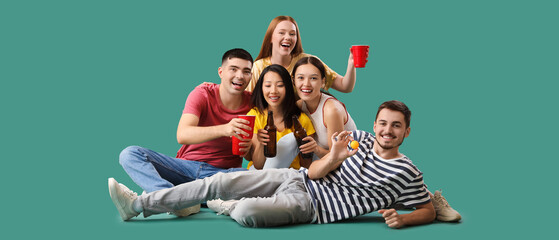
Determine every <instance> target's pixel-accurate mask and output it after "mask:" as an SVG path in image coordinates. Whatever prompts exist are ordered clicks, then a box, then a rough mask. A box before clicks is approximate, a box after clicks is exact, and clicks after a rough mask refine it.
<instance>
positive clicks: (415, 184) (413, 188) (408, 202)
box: [396, 172, 431, 207]
mask: <svg viewBox="0 0 559 240" xmlns="http://www.w3.org/2000/svg"><path fill="white" fill-rule="evenodd" d="M430 201H431V197H429V193H428V192H427V188H425V184H423V174H422V173H421V172H420V173H419V174H418V175H417V176H416V178H415V179H414V180H413V181H412V182H411V183H410V185H409V186H408V187H407V188H406V189H404V191H403V192H402V194H401V195H400V197H398V199H396V203H401V204H402V205H404V206H406V207H414V206H417V205H421V204H425V203H428V202H430Z"/></svg>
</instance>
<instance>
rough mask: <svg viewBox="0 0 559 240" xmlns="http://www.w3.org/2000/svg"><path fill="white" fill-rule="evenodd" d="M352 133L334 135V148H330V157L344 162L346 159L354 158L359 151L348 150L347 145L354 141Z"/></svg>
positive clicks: (343, 132) (344, 132)
mask: <svg viewBox="0 0 559 240" xmlns="http://www.w3.org/2000/svg"><path fill="white" fill-rule="evenodd" d="M349 134H351V132H349V131H342V132H341V133H340V134H338V133H337V132H336V133H334V134H332V147H331V148H330V156H331V157H332V158H333V159H335V160H336V161H344V160H345V159H346V158H348V157H351V156H353V155H354V154H355V153H356V152H357V151H358V150H359V149H353V150H351V151H348V150H347V145H348V144H349V142H350V141H353V137H352V136H350V135H349Z"/></svg>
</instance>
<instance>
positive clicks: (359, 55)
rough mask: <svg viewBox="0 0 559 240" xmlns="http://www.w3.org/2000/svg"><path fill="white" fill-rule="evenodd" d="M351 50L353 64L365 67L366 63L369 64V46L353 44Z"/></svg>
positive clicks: (357, 66)
mask: <svg viewBox="0 0 559 240" xmlns="http://www.w3.org/2000/svg"><path fill="white" fill-rule="evenodd" d="M349 50H350V51H351V54H353V66H355V67H356V68H364V67H365V64H367V57H369V46H367V45H353V46H351V48H350V49H349Z"/></svg>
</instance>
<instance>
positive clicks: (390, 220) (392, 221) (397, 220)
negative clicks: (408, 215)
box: [378, 208, 404, 228]
mask: <svg viewBox="0 0 559 240" xmlns="http://www.w3.org/2000/svg"><path fill="white" fill-rule="evenodd" d="M378 212H379V213H380V214H382V217H383V218H384V222H386V225H388V227H391V228H401V227H403V226H404V220H403V219H402V216H401V215H400V214H398V212H396V210H395V209H393V208H392V209H382V210H379V211H378Z"/></svg>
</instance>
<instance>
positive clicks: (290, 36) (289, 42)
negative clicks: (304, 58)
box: [271, 21, 297, 56]
mask: <svg viewBox="0 0 559 240" xmlns="http://www.w3.org/2000/svg"><path fill="white" fill-rule="evenodd" d="M271 42H272V55H276V54H279V55H282V56H286V55H290V54H291V51H293V48H295V44H296V43H297V28H296V27H295V24H293V23H292V22H290V21H282V22H280V23H278V25H277V26H276V28H275V29H274V32H273V33H272V40H271Z"/></svg>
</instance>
